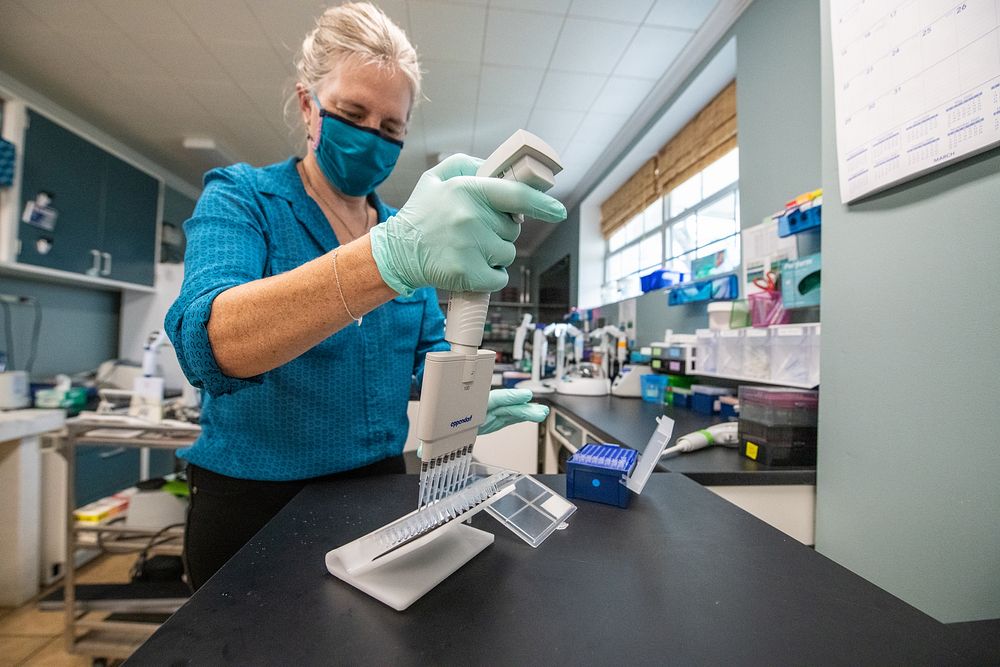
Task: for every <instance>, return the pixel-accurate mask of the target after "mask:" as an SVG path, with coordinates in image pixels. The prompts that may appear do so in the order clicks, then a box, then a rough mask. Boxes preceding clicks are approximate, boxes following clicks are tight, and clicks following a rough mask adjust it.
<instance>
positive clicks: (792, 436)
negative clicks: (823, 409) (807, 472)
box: [739, 418, 816, 466]
mask: <svg viewBox="0 0 1000 667" xmlns="http://www.w3.org/2000/svg"><path fill="white" fill-rule="evenodd" d="M739 437H740V453H741V454H743V456H745V457H747V458H748V459H751V460H754V461H757V462H758V463H763V464H764V465H769V466H782V465H793V466H794V465H802V466H806V465H815V464H816V427H815V426H767V425H765V424H759V423H757V422H755V421H749V420H746V419H742V418H741V419H740V426H739Z"/></svg>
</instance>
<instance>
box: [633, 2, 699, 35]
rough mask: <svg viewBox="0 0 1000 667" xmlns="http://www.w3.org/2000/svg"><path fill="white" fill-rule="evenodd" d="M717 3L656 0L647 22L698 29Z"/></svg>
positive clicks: (648, 23) (649, 23)
mask: <svg viewBox="0 0 1000 667" xmlns="http://www.w3.org/2000/svg"><path fill="white" fill-rule="evenodd" d="M715 4H716V0H656V4H655V5H653V9H652V11H650V12H649V16H648V17H647V19H646V24H647V25H662V26H672V27H675V28H687V29H689V30H697V29H698V28H700V27H701V24H702V23H704V22H705V18H706V17H707V16H708V14H709V12H711V11H712V8H713V7H715Z"/></svg>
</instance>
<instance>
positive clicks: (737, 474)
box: [534, 394, 816, 486]
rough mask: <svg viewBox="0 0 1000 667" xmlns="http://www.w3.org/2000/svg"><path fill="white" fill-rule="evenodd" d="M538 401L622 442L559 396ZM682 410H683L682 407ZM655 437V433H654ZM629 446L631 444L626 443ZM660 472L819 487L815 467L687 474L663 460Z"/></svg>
mask: <svg viewBox="0 0 1000 667" xmlns="http://www.w3.org/2000/svg"><path fill="white" fill-rule="evenodd" d="M623 400H635V399H623ZM534 401H535V402H537V403H542V404H544V405H548V406H549V407H551V408H558V409H559V410H561V411H562V412H565V413H567V414H569V415H571V416H572V417H573V419H574V420H576V421H578V422H579V423H580V425H581V426H583V427H584V428H586V429H587V430H588V431H591V432H593V434H594V435H596V436H599V437H601V438H602V439H604V440H608V441H609V442H621V439H620V438H617V437H615V436H613V435H611V434H609V433H608V432H607V431H605V430H604V429H603V428H601V427H600V426H598V425H596V424H594V422H592V421H590V420H589V419H587V418H586V417H583V416H581V415H580V414H579V413H578V412H576V411H575V410H573V409H571V408H568V407H566V406H565V405H563V404H562V403H561V402H560V401H559V399H558V396H555V395H553V394H539V395H536V396H535V398H534ZM679 409H682V408H679ZM650 435H652V433H650ZM622 444H623V445H626V446H628V443H622ZM656 470H657V472H677V473H679V474H681V475H684V476H686V477H688V478H690V479H691V480H693V481H695V482H698V483H699V484H701V485H702V486H792V485H808V486H816V469H815V468H812V469H809V470H802V469H800V468H791V469H787V470H783V469H781V468H771V469H768V470H761V471H754V472H744V471H722V470H720V471H707V470H706V471H690V472H688V471H684V470H676V471H675V470H671V469H670V467H669V459H668V460H667V461H666V462H664V461H661V462H660V463H659V464H658V465H657V466H656Z"/></svg>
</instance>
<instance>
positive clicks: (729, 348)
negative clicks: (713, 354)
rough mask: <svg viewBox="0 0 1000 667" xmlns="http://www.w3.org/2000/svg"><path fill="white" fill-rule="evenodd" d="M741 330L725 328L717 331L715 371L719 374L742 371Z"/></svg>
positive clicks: (731, 373)
mask: <svg viewBox="0 0 1000 667" xmlns="http://www.w3.org/2000/svg"><path fill="white" fill-rule="evenodd" d="M743 331H744V330H743V329H727V330H725V331H720V332H719V338H718V343H717V346H716V349H717V353H718V357H717V362H716V371H715V372H716V373H718V374H719V375H728V376H734V375H740V373H742V372H743Z"/></svg>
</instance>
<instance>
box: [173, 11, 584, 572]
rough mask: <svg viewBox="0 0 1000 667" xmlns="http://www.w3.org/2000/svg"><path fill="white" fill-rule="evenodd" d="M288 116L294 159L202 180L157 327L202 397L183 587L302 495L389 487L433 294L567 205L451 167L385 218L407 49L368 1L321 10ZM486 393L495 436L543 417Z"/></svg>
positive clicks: (457, 159) (492, 270) (464, 285)
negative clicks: (360, 479) (300, 149)
mask: <svg viewBox="0 0 1000 667" xmlns="http://www.w3.org/2000/svg"><path fill="white" fill-rule="evenodd" d="M297 71H298V83H297V85H296V95H297V101H298V109H299V111H300V112H301V115H302V120H303V122H304V125H305V134H306V138H307V141H308V146H309V150H307V152H306V156H305V158H304V159H301V160H300V159H297V158H291V159H289V160H287V161H285V162H282V163H279V164H274V165H270V166H267V167H264V168H260V169H257V168H253V167H250V166H249V165H245V164H238V165H234V166H232V167H228V168H225V169H217V170H214V171H211V172H209V173H208V174H207V175H206V177H205V188H204V192H203V193H202V196H201V199H200V200H199V202H198V206H197V208H196V210H195V213H194V216H193V217H192V218H191V219H190V220H188V221H187V223H186V224H185V231H186V233H187V236H188V246H187V253H186V257H185V276H184V285H183V287H182V289H181V293H180V295H179V296H178V298H177V301H176V302H175V303H174V304H173V306H172V308H171V309H170V312H169V313H168V314H167V321H166V323H167V329H168V331H169V333H170V338H171V340H172V341H173V343H174V347H175V348H176V350H177V356H178V359H179V361H180V363H181V366H182V367H183V369H184V372H185V374H186V375H187V377H188V379H189V380H190V381H191V382H192V384H194V385H195V386H198V387H201V388H202V389H203V390H204V401H203V405H202V435H201V437H200V439H199V440H198V441H197V442H196V443H195V444H194V445H193V446H192V447H191V448H189V449H186V450H182V452H181V456H183V457H184V458H186V459H187V460H188V463H189V466H188V479H189V484H190V487H191V505H190V509H189V512H188V524H187V531H186V535H185V557H186V564H187V569H188V576H189V578H190V581H191V584H192V586H193V587H195V588H198V587H199V586H201V584H202V583H204V582H205V580H207V579H208V577H210V576H211V575H212V574H213V573H214V572H215V571H216V570H217V569H218V568H219V567H220V566H221V565H222V564H223V563H224V562H225V561H226V560H228V558H229V557H230V556H231V555H232V554H234V553H235V552H236V551H237V550H238V549H239V548H240V547H241V546H242V545H243V544H245V543H246V542H247V540H249V539H250V537H252V536H253V534H254V533H256V532H257V530H259V529H260V528H261V527H262V526H263V525H264V524H265V523H266V522H267V521H268V520H269V519H270V518H271V517H272V516H273V515H274V514H275V513H276V512H277V511H278V510H279V509H281V507H282V506H284V505H285V503H287V502H288V501H289V500H290V499H291V498H292V497H293V496H294V495H295V494H296V493H297V492H298V491H299V490H300V489H301V488H302V486H303V485H304V484H305V483H306V481H307V480H315V479H319V478H328V477H335V476H341V475H350V476H356V475H369V474H379V473H390V472H403V471H404V466H403V463H402V457H401V452H402V446H403V442H404V440H405V438H406V432H407V418H406V403H407V400H408V397H409V391H410V384H411V380H412V376H413V375H414V374H415V375H417V377H418V378H419V377H420V376H421V372H422V368H423V361H424V356H425V355H426V354H427V352H430V351H433V350H443V349H447V343H445V342H444V340H443V317H442V314H441V311H440V308H439V307H438V304H437V297H436V293H435V292H434V290H433V289H430V288H441V289H447V290H472V291H494V290H497V289H500V288H501V287H503V286H504V285H505V284H506V282H507V275H506V270H505V268H504V267H506V266H508V265H510V263H511V262H512V261H513V260H514V254H515V253H514V245H513V241H514V240H515V238H516V237H517V233H518V225H517V224H516V223H514V222H513V221H512V219H511V217H510V215H509V214H510V213H525V214H528V215H530V216H532V217H535V218H538V219H542V220H548V221H551V222H556V221H558V220H561V219H563V218H564V217H565V215H566V212H565V208H564V207H563V206H562V204H560V203H559V202H557V201H556V200H554V199H552V198H551V197H548V196H547V195H544V194H542V193H540V192H536V191H534V190H532V189H531V188H529V187H527V186H524V185H521V184H518V183H512V182H509V181H501V180H499V179H484V178H477V177H475V176H474V174H475V171H476V168H477V167H478V165H479V164H480V161H479V160H476V159H473V158H470V157H468V156H464V155H457V156H453V157H451V158H449V159H447V160H445V161H444V162H442V163H441V164H440V165H438V166H437V167H435V168H433V169H431V170H429V171H428V172H427V173H425V174H424V175H423V176H422V177H421V179H420V181H419V182H418V184H417V186H416V188H415V189H414V192H413V195H412V196H411V198H410V199H409V201H407V202H406V204H405V205H404V206H403V208H402V209H401V210H399V211H398V212H397V211H393V210H392V209H390V208H389V207H387V206H386V205H385V204H383V203H382V202H381V201H380V200H379V199H378V197H377V196H376V195H375V192H374V191H375V188H376V187H377V186H378V185H379V184H380V183H382V182H383V181H384V180H385V179H386V178H387V177H388V176H389V174H390V173H391V171H392V168H393V166H394V164H395V161H396V158H397V156H398V155H399V151H400V148H401V147H402V142H403V139H404V137H405V136H406V129H407V123H408V121H409V118H410V113H411V111H412V110H413V105H414V103H415V102H416V100H417V99H419V97H420V70H419V65H418V63H417V57H416V53H415V51H414V49H413V47H412V46H411V45H410V43H409V42H408V41H407V38H406V35H405V34H404V33H403V31H402V30H400V29H399V28H398V27H397V26H396V25H395V24H393V23H392V22H391V21H390V20H389V19H388V18H387V17H386V16H385V15H384V14H383V13H382V12H381V11H380V10H378V9H377V8H375V7H373V6H372V5H370V4H367V3H356V4H347V5H342V6H340V7H336V8H331V9H329V10H327V11H326V12H325V13H324V14H323V15H322V16H321V17H320V18H319V19H318V21H317V25H316V28H315V29H314V30H313V31H312V32H310V33H309V34H308V35H307V36H306V38H305V40H304V41H303V44H302V53H301V56H300V58H299V60H298V62H297ZM530 398H531V396H530V392H525V393H521V392H518V393H515V394H506V395H503V394H500V393H498V392H494V393H493V394H492V395H491V397H490V411H489V414H488V416H487V425H489V426H490V428H491V429H496V428H499V427H501V426H504V425H506V424H508V423H513V422H515V421H520V420H524V419H530V420H532V421H536V422H537V421H541V420H542V419H544V417H545V415H546V414H547V409H546V408H544V407H542V406H538V405H529V404H528V401H529V400H530Z"/></svg>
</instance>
